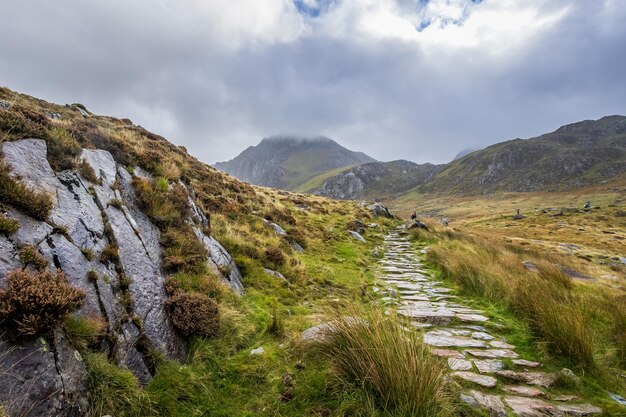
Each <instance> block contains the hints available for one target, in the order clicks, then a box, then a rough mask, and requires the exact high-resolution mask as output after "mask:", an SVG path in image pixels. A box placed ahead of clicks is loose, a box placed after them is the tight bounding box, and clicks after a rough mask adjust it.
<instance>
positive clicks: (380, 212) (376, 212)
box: [367, 203, 393, 218]
mask: <svg viewBox="0 0 626 417" xmlns="http://www.w3.org/2000/svg"><path fill="white" fill-rule="evenodd" d="M367 209H368V210H369V211H370V213H372V216H374V217H388V218H392V217H393V214H391V212H390V211H389V209H388V208H387V207H385V206H384V205H382V204H381V203H374V204H370V205H369V206H367Z"/></svg>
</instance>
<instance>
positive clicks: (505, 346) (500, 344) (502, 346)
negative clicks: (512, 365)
mask: <svg viewBox="0 0 626 417" xmlns="http://www.w3.org/2000/svg"><path fill="white" fill-rule="evenodd" d="M490 345H491V346H493V347H494V348H497V349H515V346H513V345H509V344H508V343H505V342H500V341H498V340H494V341H493V342H491V343H490Z"/></svg>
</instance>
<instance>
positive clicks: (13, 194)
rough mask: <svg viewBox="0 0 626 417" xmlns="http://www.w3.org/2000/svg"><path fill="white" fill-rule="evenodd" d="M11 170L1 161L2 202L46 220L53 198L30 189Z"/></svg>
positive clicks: (0, 189)
mask: <svg viewBox="0 0 626 417" xmlns="http://www.w3.org/2000/svg"><path fill="white" fill-rule="evenodd" d="M10 172H11V170H10V169H9V167H8V166H7V165H6V164H5V163H4V162H3V161H0V203H4V204H10V205H12V206H14V207H16V208H17V209H19V210H21V211H23V212H24V213H25V214H27V215H29V216H31V217H33V218H35V219H37V220H42V221H44V220H46V218H47V217H48V214H50V211H51V210H52V198H51V197H50V196H49V195H48V194H45V193H41V192H38V191H35V190H32V189H30V188H29V187H27V186H26V185H25V184H24V183H23V182H22V181H20V180H19V179H18V178H14V177H13V176H11V174H10Z"/></svg>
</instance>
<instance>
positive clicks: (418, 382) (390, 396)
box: [312, 309, 453, 417]
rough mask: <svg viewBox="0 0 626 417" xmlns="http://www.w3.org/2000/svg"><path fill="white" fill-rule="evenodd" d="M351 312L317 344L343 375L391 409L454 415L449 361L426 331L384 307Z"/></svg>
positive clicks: (396, 413)
mask: <svg viewBox="0 0 626 417" xmlns="http://www.w3.org/2000/svg"><path fill="white" fill-rule="evenodd" d="M346 313H347V314H349V315H350V316H351V317H350V318H346V317H340V316H337V317H334V320H333V322H332V323H333V324H332V331H329V332H327V333H326V334H325V337H324V338H322V340H320V341H317V342H314V343H313V344H312V348H313V350H314V352H317V353H319V354H322V355H324V356H325V357H327V358H328V359H329V360H330V361H331V362H332V364H333V369H334V370H335V372H336V374H337V376H338V377H339V378H340V379H341V380H343V381H344V382H345V383H347V384H354V385H356V386H358V387H361V388H363V389H364V390H365V391H366V393H367V396H368V397H369V398H370V399H371V401H372V402H373V403H375V404H377V405H378V406H379V407H380V408H381V409H383V410H385V411H386V412H387V413H388V414H389V415H393V416H420V417H429V416H433V417H434V416H437V417H441V416H446V415H453V408H452V401H451V396H450V392H449V391H448V387H447V385H446V383H445V382H444V378H443V377H444V375H445V373H446V372H447V368H446V365H445V363H444V362H443V361H442V360H441V359H439V358H437V357H435V356H432V355H431V354H430V352H429V350H428V348H427V347H426V345H424V343H423V341H422V338H421V334H420V333H418V332H416V331H414V330H412V329H408V328H406V327H405V326H403V324H402V323H401V322H400V321H399V320H398V319H397V318H393V317H386V316H385V315H384V314H383V313H382V312H380V311H378V310H374V311H365V310H363V309H349V310H348V311H347V312H346ZM354 317H359V319H356V318H354Z"/></svg>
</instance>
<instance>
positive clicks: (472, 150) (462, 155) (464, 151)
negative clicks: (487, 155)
mask: <svg viewBox="0 0 626 417" xmlns="http://www.w3.org/2000/svg"><path fill="white" fill-rule="evenodd" d="M478 149H479V148H467V149H463V150H461V151H459V153H457V154H456V155H455V156H454V158H453V159H452V160H453V161H456V160H457V159H461V158H463V157H464V156H465V155H469V154H471V153H472V152H476V151H477V150H478Z"/></svg>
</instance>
